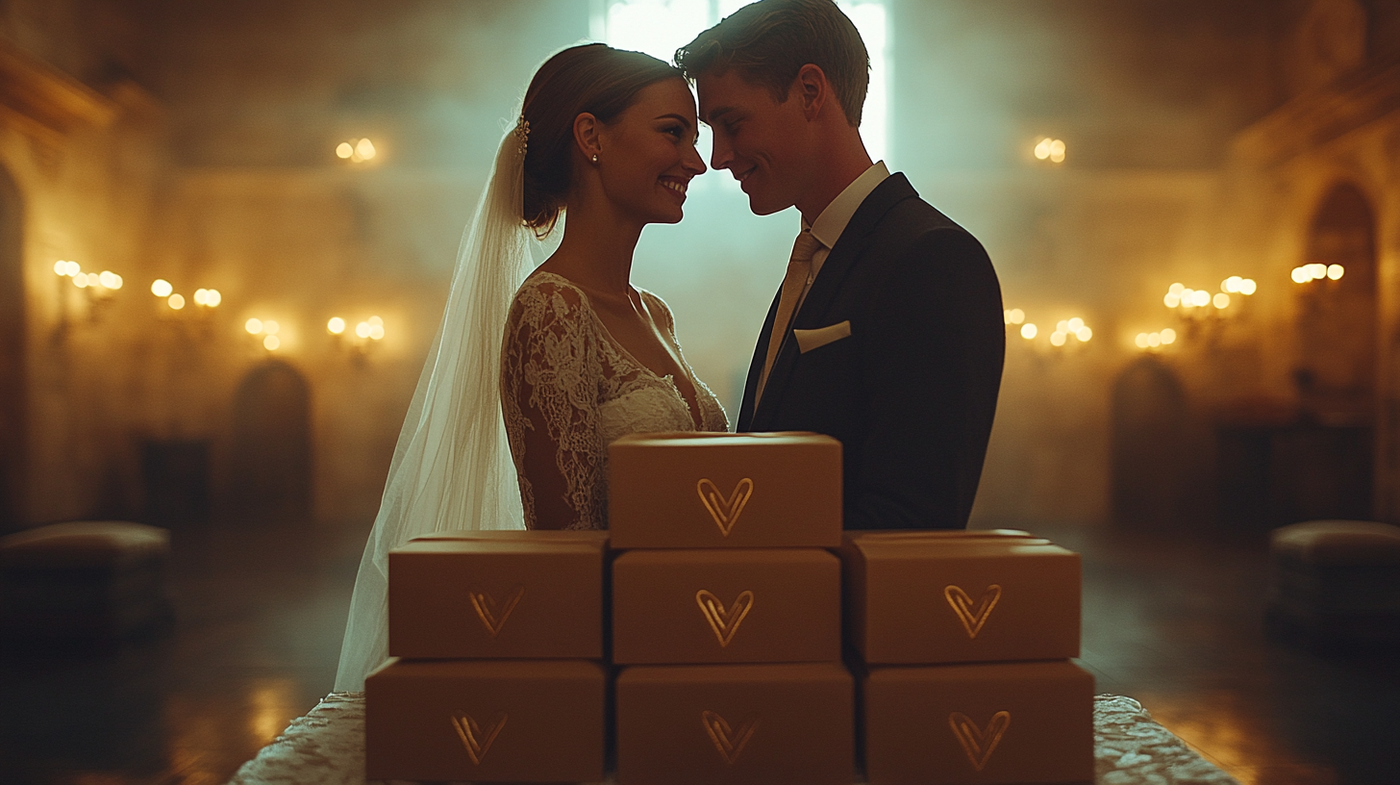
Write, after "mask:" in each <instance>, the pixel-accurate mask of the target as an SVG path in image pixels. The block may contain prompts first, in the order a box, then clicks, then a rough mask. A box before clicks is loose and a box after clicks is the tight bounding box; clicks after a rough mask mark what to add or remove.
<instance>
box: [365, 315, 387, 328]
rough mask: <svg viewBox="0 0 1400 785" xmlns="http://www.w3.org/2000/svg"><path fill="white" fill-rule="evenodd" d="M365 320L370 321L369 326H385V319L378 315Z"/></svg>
mask: <svg viewBox="0 0 1400 785" xmlns="http://www.w3.org/2000/svg"><path fill="white" fill-rule="evenodd" d="M365 321H366V322H368V323H369V326H370V327H383V326H384V320H383V319H380V318H379V317H378V316H371V317H369V318H368V319H366V320H365Z"/></svg>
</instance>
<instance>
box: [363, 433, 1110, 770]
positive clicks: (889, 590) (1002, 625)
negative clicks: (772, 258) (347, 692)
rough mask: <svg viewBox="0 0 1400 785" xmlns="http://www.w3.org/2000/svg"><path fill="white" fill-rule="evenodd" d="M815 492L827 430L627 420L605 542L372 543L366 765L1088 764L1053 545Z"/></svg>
mask: <svg viewBox="0 0 1400 785" xmlns="http://www.w3.org/2000/svg"><path fill="white" fill-rule="evenodd" d="M841 485H842V483H841V445H840V443H839V442H837V441H835V440H834V439H831V438H829V437H825V436H820V435H816V434H799V433H784V434H743V435H734V434H638V435H634V436H629V437H624V438H623V439H619V440H618V441H616V442H614V443H613V445H612V446H611V449H610V451H609V493H610V501H609V525H610V531H609V532H542V531H534V532H463V533H449V534H443V535H436V536H433V537H427V538H419V539H417V540H414V541H412V542H410V543H408V544H407V545H406V546H404V547H402V548H399V549H397V550H395V551H394V552H392V553H391V554H390V560H389V630H388V634H389V653H390V655H391V658H390V660H389V661H387V662H386V663H385V664H384V665H383V666H381V667H380V668H379V669H378V670H376V671H375V672H374V673H373V674H371V675H370V676H369V677H368V678H367V679H366V683H365V700H366V725H365V735H366V773H367V776H368V777H369V778H371V779H411V780H412V779H416V780H466V781H492V782H593V781H599V780H602V779H603V778H604V777H605V776H606V773H607V771H608V770H614V771H615V776H616V780H617V782H618V783H620V784H621V785H662V784H663V783H664V785H686V784H687V783H731V784H733V785H745V784H748V783H752V784H753V785H758V784H759V783H763V785H774V784H776V783H794V784H796V783H801V784H802V785H823V784H824V783H830V784H831V785H849V783H851V782H852V781H853V778H854V777H855V776H856V770H857V767H858V765H859V763H860V761H861V760H862V759H863V764H864V769H865V772H866V778H867V780H868V782H869V783H870V785H886V784H889V785H894V784H895V783H1011V782H1021V783H1039V782H1044V783H1051V782H1074V781H1082V780H1089V779H1092V777H1093V738H1092V735H1093V734H1092V718H1091V704H1092V694H1093V681H1092V678H1091V677H1090V676H1089V675H1088V674H1087V673H1085V672H1084V671H1082V670H1081V669H1079V668H1078V667H1077V666H1075V665H1074V664H1072V663H1071V662H1069V658H1071V657H1075V656H1077V655H1078V650H1079V586H1080V574H1079V558H1078V556H1077V555H1076V554H1074V553H1071V552H1069V551H1066V550H1064V549H1062V548H1059V547H1058V546H1055V545H1053V544H1051V543H1050V542H1048V541H1046V540H1043V539H1038V538H1035V537H1033V536H1031V535H1028V534H1026V533H1024V532H1012V531H996V532H860V533H855V532H848V533H845V534H844V535H843V532H842V530H841V510H842V505H841ZM843 609H844V610H843ZM853 674H854V675H853ZM858 742H859V743H858Z"/></svg>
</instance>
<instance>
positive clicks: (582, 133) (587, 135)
mask: <svg viewBox="0 0 1400 785" xmlns="http://www.w3.org/2000/svg"><path fill="white" fill-rule="evenodd" d="M600 130H602V123H599V122H598V118H596V117H594V116H593V115H592V114H591V113H589V112H582V113H580V114H579V116H578V117H575V118H574V145H575V146H577V147H578V150H579V152H580V153H583V157H584V158H592V157H593V156H595V155H597V154H598V152H599V149H600V145H599V141H598V132H599V131H600Z"/></svg>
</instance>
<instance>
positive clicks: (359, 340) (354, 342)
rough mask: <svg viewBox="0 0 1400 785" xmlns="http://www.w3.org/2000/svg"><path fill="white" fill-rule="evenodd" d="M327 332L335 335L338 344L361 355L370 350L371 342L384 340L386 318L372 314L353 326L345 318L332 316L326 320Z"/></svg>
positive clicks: (358, 355) (356, 354)
mask: <svg viewBox="0 0 1400 785" xmlns="http://www.w3.org/2000/svg"><path fill="white" fill-rule="evenodd" d="M326 332H328V333H330V334H331V335H333V336H335V338H336V341H335V343H336V345H337V346H343V347H344V348H346V349H347V350H348V351H350V352H351V353H353V354H354V355H355V356H356V357H360V356H362V355H363V354H364V353H365V352H366V351H368V349H369V346H370V345H371V344H373V343H375V342H377V341H382V340H384V334H385V333H384V320H383V319H382V318H380V317H378V316H371V317H369V318H368V319H365V320H364V321H362V322H359V323H357V324H356V325H355V326H354V327H353V328H352V327H350V324H349V323H348V322H346V321H345V319H344V318H342V317H339V316H332V317H331V318H330V319H329V320H328V321H327V322H326ZM347 332H348V333H349V335H348V336H347V335H346V333H347ZM342 336H344V338H342Z"/></svg>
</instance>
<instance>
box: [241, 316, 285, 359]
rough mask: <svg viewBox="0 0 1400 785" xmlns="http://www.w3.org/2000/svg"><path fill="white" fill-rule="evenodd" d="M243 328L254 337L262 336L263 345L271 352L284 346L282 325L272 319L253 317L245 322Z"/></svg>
mask: <svg viewBox="0 0 1400 785" xmlns="http://www.w3.org/2000/svg"><path fill="white" fill-rule="evenodd" d="M243 330H244V331H245V332H247V333H248V334H249V335H251V336H253V337H255V338H256V337H257V336H259V335H261V336H262V347H263V348H264V349H266V350H268V351H269V352H275V351H277V350H278V349H280V348H282V338H281V337H280V336H279V335H278V333H280V332H282V325H280V324H278V323H277V322H276V321H274V320H272V319H258V318H252V319H249V320H248V321H246V322H244V323H243Z"/></svg>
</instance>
